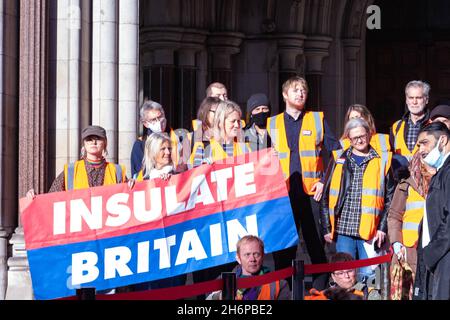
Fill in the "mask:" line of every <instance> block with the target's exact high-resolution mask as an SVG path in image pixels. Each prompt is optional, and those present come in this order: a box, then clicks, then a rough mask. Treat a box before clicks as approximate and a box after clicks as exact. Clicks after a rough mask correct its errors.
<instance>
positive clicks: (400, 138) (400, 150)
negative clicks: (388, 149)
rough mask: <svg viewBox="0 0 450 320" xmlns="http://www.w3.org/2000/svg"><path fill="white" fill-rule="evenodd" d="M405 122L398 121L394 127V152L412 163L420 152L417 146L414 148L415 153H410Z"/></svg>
mask: <svg viewBox="0 0 450 320" xmlns="http://www.w3.org/2000/svg"><path fill="white" fill-rule="evenodd" d="M405 125H406V123H405V121H404V120H398V121H396V122H395V123H394V124H393V125H392V133H393V134H394V152H395V153H396V154H400V155H402V156H404V157H406V158H407V159H408V161H411V159H412V157H413V156H414V154H415V153H416V151H417V150H418V147H417V144H416V145H415V146H414V149H413V151H412V152H411V151H409V149H408V146H407V145H406V141H405Z"/></svg>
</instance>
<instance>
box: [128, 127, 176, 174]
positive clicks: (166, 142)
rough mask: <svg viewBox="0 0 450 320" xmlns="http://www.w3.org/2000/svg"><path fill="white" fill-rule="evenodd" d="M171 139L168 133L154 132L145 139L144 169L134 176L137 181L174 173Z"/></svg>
mask: <svg viewBox="0 0 450 320" xmlns="http://www.w3.org/2000/svg"><path fill="white" fill-rule="evenodd" d="M174 171H175V168H174V165H173V161H172V147H171V140H170V138H169V136H168V135H167V133H152V134H151V135H150V136H149V137H148V138H147V140H146V141H145V148H144V158H143V160H142V169H141V170H140V171H139V172H138V173H137V174H135V176H134V177H133V178H134V179H136V180H137V181H142V180H148V179H155V178H161V179H163V180H167V179H169V178H170V176H171V175H172V174H173V173H174Z"/></svg>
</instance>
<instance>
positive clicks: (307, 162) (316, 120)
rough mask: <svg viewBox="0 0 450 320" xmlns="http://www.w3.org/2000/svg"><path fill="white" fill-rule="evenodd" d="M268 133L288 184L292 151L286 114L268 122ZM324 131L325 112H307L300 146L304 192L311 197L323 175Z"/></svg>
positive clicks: (300, 137) (300, 136)
mask: <svg viewBox="0 0 450 320" xmlns="http://www.w3.org/2000/svg"><path fill="white" fill-rule="evenodd" d="M267 131H268V133H269V135H270V138H271V139H272V143H273V145H274V148H275V150H276V151H277V152H278V158H279V159H280V163H281V169H282V170H283V174H284V178H285V179H286V182H288V181H289V180H288V179H289V176H290V172H289V162H290V156H291V150H290V149H289V145H288V141H287V136H286V128H285V126H284V113H280V114H278V115H276V116H274V117H270V118H269V119H268V120H267ZM323 131H324V128H323V112H312V111H306V112H305V115H304V117H303V121H302V127H301V129H300V135H299V144H298V146H299V154H300V163H301V166H302V182H303V190H304V191H305V193H306V194H309V195H314V192H311V189H312V187H313V185H314V184H315V183H316V182H318V181H319V180H320V178H321V177H322V174H323V161H322V157H321V156H320V151H321V149H322V142H323V134H324V132H323Z"/></svg>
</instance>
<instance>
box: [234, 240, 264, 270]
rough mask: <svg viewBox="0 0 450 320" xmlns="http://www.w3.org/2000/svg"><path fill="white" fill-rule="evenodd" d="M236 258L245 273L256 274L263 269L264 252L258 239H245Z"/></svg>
mask: <svg viewBox="0 0 450 320" xmlns="http://www.w3.org/2000/svg"><path fill="white" fill-rule="evenodd" d="M236 260H237V262H238V263H239V264H240V265H241V267H242V274H243V275H245V276H251V275H255V274H257V273H258V272H259V271H260V270H261V267H262V264H263V261H264V252H263V251H262V250H261V247H260V245H259V243H258V242H257V241H245V242H242V243H241V247H240V249H239V253H238V254H236Z"/></svg>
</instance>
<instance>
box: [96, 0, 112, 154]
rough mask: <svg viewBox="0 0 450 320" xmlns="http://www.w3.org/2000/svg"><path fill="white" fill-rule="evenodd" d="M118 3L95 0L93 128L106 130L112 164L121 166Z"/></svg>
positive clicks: (109, 0)
mask: <svg viewBox="0 0 450 320" xmlns="http://www.w3.org/2000/svg"><path fill="white" fill-rule="evenodd" d="M117 9H118V0H93V8H92V24H93V26H92V28H93V32H92V47H93V48H92V124H93V125H100V126H102V127H104V128H105V130H106V134H107V137H108V147H107V148H108V152H109V156H108V160H109V161H112V162H117V157H118V152H117V121H118V119H117V114H118V112H117V110H118V109H117V99H118V93H117V78H118V66H117V51H118V50H117V45H118V43H117V39H118V32H117V17H118V14H117V13H118V11H117Z"/></svg>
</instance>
